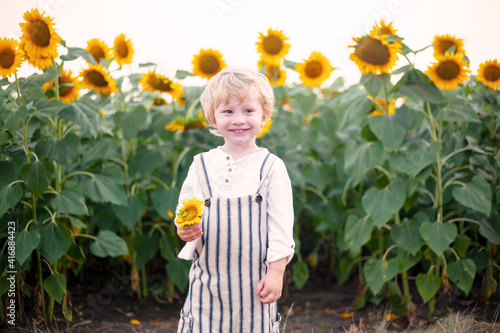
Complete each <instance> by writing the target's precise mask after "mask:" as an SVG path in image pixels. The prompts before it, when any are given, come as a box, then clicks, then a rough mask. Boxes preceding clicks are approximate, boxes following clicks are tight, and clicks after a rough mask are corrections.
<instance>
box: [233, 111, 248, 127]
mask: <svg viewBox="0 0 500 333" xmlns="http://www.w3.org/2000/svg"><path fill="white" fill-rule="evenodd" d="M232 121H233V124H234V125H242V124H243V123H244V122H245V118H244V117H243V115H242V114H240V113H235V114H234V116H233V119H232Z"/></svg>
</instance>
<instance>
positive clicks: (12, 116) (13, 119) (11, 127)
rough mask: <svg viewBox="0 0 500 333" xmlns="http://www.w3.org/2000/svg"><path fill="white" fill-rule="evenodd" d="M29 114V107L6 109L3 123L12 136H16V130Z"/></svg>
mask: <svg viewBox="0 0 500 333" xmlns="http://www.w3.org/2000/svg"><path fill="white" fill-rule="evenodd" d="M27 115H28V109H27V108H26V107H25V106H21V107H20V108H18V109H16V110H6V111H4V113H3V124H4V127H5V129H7V130H8V131H9V132H10V134H11V135H12V136H15V134H16V131H17V130H18V128H19V126H20V125H21V120H23V119H25V118H26V117H27Z"/></svg>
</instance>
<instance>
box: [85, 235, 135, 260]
mask: <svg viewBox="0 0 500 333" xmlns="http://www.w3.org/2000/svg"><path fill="white" fill-rule="evenodd" d="M90 252H92V254H93V255H95V256H97V257H101V258H104V257H107V256H111V257H118V256H121V255H126V254H128V253H129V252H128V247H127V243H125V241H124V240H123V238H121V237H119V236H118V235H117V234H115V233H114V232H112V231H109V230H101V231H100V232H99V234H98V235H97V237H96V240H95V242H94V243H92V244H90Z"/></svg>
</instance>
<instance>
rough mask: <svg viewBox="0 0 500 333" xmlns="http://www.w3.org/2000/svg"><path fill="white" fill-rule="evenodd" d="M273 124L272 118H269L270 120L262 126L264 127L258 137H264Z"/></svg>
mask: <svg viewBox="0 0 500 333" xmlns="http://www.w3.org/2000/svg"><path fill="white" fill-rule="evenodd" d="M272 125H273V120H272V119H269V120H268V121H266V123H265V124H264V126H262V129H261V130H260V133H259V135H257V139H258V138H262V137H263V136H264V135H266V134H267V132H269V130H270V129H271V126H272Z"/></svg>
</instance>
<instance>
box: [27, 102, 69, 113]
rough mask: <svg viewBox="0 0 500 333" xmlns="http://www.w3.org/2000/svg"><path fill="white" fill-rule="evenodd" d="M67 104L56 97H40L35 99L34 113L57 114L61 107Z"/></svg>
mask: <svg viewBox="0 0 500 333" xmlns="http://www.w3.org/2000/svg"><path fill="white" fill-rule="evenodd" d="M67 106H68V104H65V103H63V102H61V101H60V100H56V99H52V100H51V99H40V100H37V101H35V103H34V108H35V109H36V110H37V111H36V114H37V115H39V114H44V115H48V116H51V117H53V116H55V115H57V114H58V113H59V112H60V111H61V110H62V109H64V108H65V107H67Z"/></svg>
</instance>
